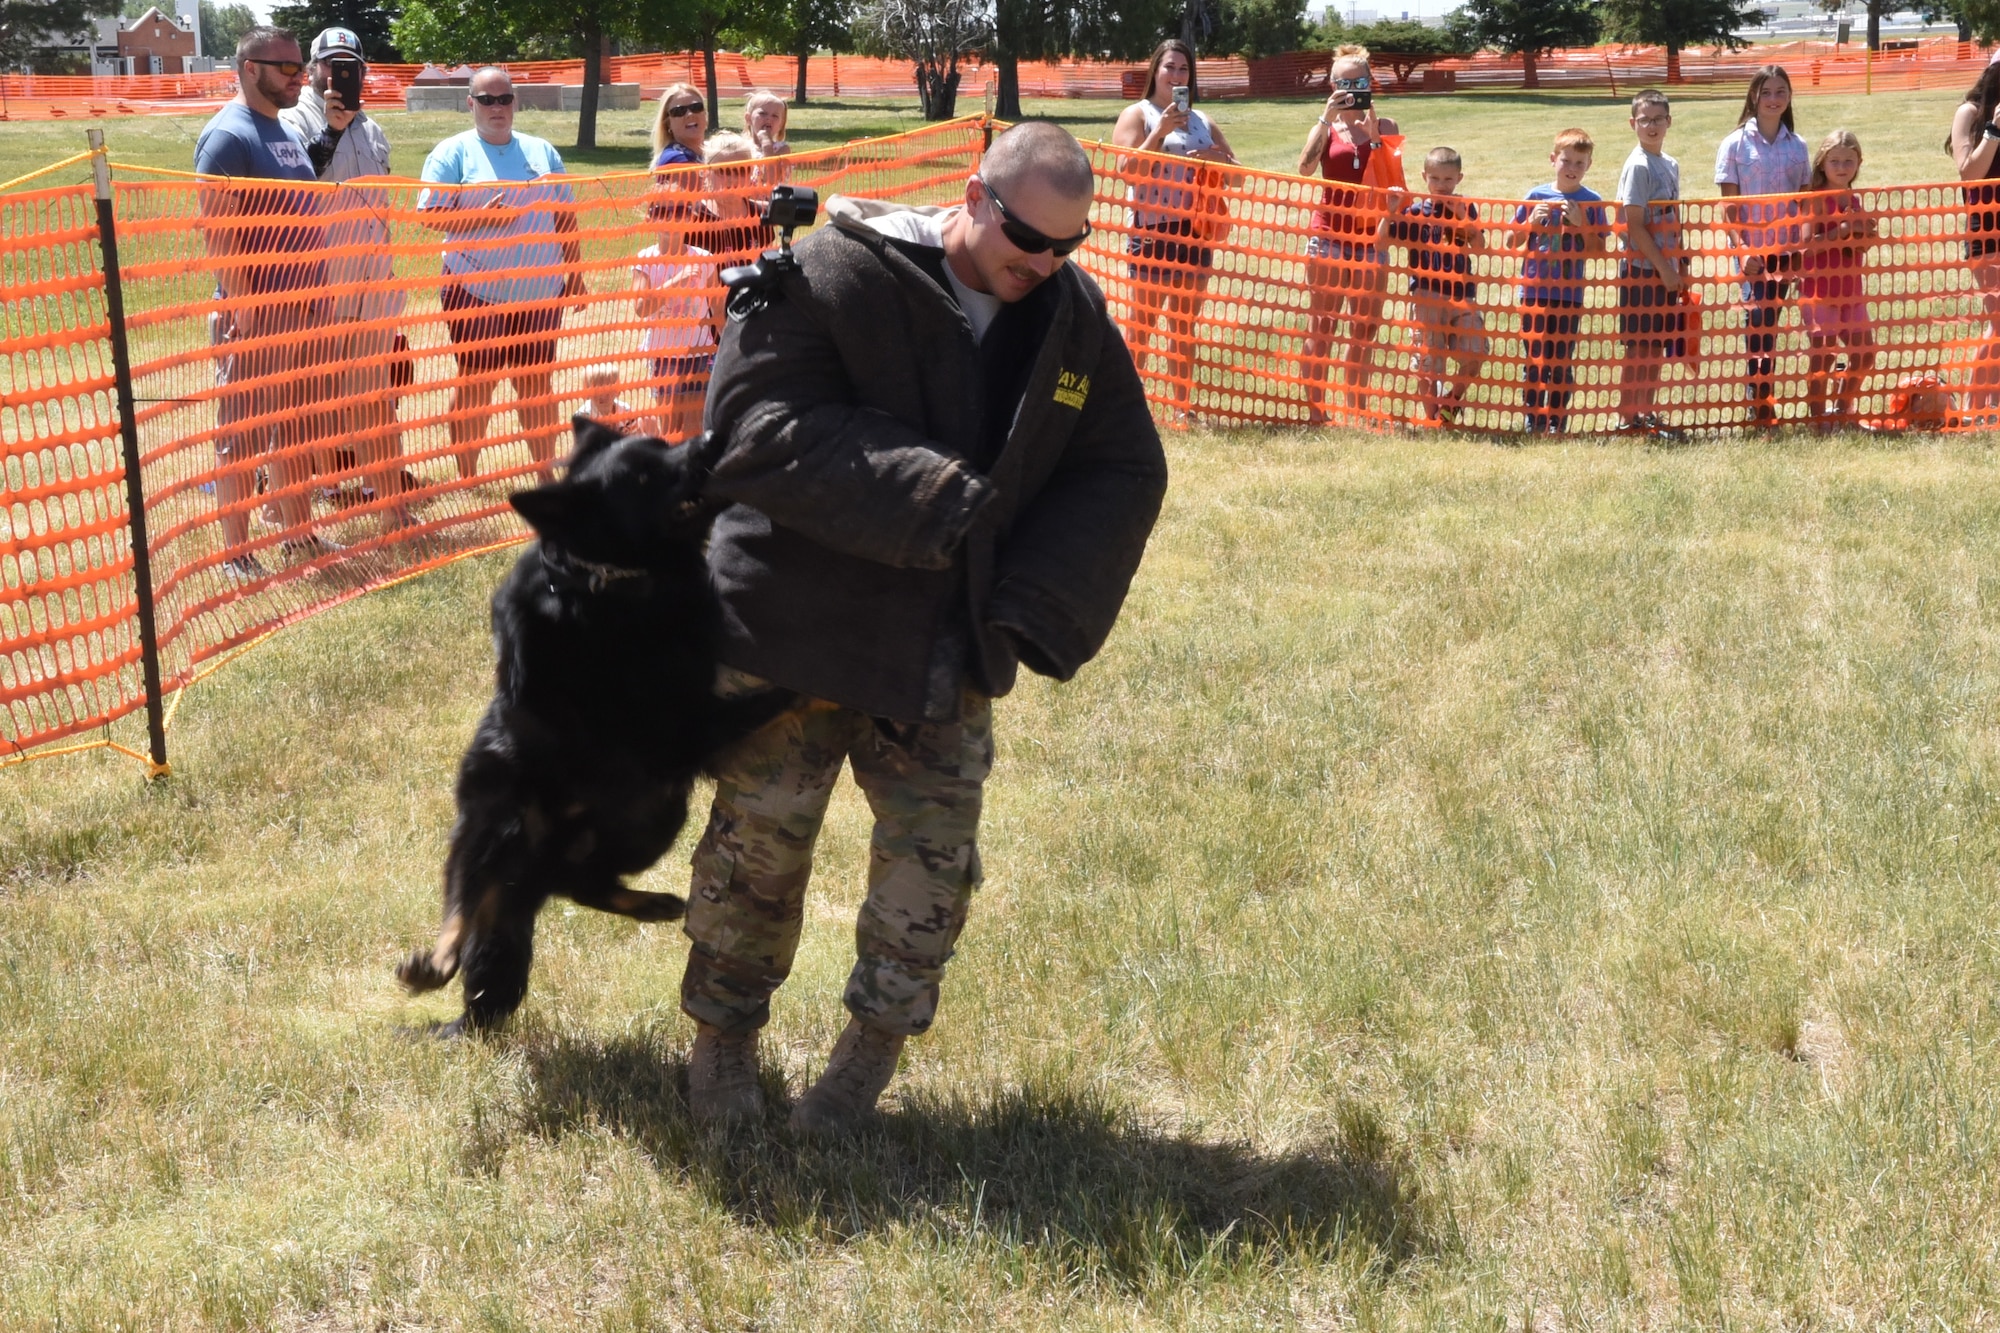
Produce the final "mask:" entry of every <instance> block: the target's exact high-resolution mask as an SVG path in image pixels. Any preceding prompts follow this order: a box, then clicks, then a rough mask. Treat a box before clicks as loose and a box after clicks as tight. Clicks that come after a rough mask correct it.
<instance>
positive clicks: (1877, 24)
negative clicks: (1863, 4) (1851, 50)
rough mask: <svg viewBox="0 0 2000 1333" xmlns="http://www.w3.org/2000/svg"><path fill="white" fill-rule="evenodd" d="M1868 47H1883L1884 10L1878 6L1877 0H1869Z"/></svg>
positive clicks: (1875, 48) (1870, 48)
mask: <svg viewBox="0 0 2000 1333" xmlns="http://www.w3.org/2000/svg"><path fill="white" fill-rule="evenodd" d="M1868 49H1869V50H1870V51H1880V50H1881V49H1882V11H1881V10H1880V9H1878V8H1876V0H1868Z"/></svg>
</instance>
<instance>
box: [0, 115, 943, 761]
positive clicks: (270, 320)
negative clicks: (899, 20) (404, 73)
mask: <svg viewBox="0 0 2000 1333" xmlns="http://www.w3.org/2000/svg"><path fill="white" fill-rule="evenodd" d="M981 143H982V132H981V129H980V127H979V125H978V124H977V123H976V122H969V121H961V122H953V123H949V124H945V125H941V126H936V127H932V128H930V129H927V130H925V131H923V132H920V133H917V134H913V135H907V136H901V137H899V138H895V139H886V140H872V141H860V142H856V143H853V144H849V145H847V146H845V147H843V148H838V149H832V150H828V151H825V152H820V153H813V154H800V155H797V156H794V157H790V158H785V159H768V160H766V161H764V162H760V163H745V164H739V165H732V166H715V167H709V168H699V167H695V168H687V167H683V168H677V169H674V170H673V171H670V172H666V173H662V174H661V175H659V176H657V177H655V176H653V175H649V174H646V173H638V174H634V175H630V176H621V177H605V178H568V179H545V180H543V181H539V182H535V183H531V184H520V185H509V186H499V187H496V186H492V185H487V186H472V187H465V188H448V187H431V188H427V187H424V186H422V185H420V184H417V183H414V182H409V181H399V180H387V179H383V180H377V181H369V182H364V183H349V184H346V185H341V186H320V185H298V184H294V183H284V184H278V183H271V182H260V181H242V180H234V181H220V180H212V179H211V180H197V179H196V178H194V177H190V176H180V175H176V174H168V173H152V174H151V175H150V176H147V175H135V174H134V173H135V172H136V169H131V168H120V176H119V179H118V180H117V181H116V183H115V186H114V195H115V207H116V214H117V225H118V233H119V245H120V256H121V273H122V279H123V285H124V296H125V308H126V312H127V327H128V330H129V339H130V347H131V356H132V362H133V381H134V395H135V399H136V407H137V410H136V414H135V415H136V418H137V421H138V425H139V432H140V441H141V451H142V457H143V466H144V471H145V495H146V508H147V516H148V522H149V528H150V546H151V555H152V569H153V585H154V590H155V606H156V608H157V615H158V623H159V639H160V651H161V659H162V670H163V676H164V680H165V684H166V687H167V689H169V690H172V689H174V688H176V687H178V686H181V685H185V684H186V683H188V682H189V681H190V680H192V679H194V678H195V677H196V676H198V675H199V674H200V673H201V671H202V670H203V668H204V666H205V665H206V664H209V663H212V662H214V661H216V660H217V659H218V658H219V657H220V656H221V655H224V654H226V653H228V652H229V651H230V650H232V649H234V648H236V647H238V646H240V645H243V644H246V643H249V642H251V641H253V640H255V639H257V638H259V637H261V636H262V635H264V634H266V633H268V632H270V631H271V630H272V629H274V628H276V627H278V626H281V625H284V624H287V623H289V622H291V621H294V620H297V619H298V618H300V617H302V616H305V615H308V614H310V613H312V612H314V611H317V610H320V609H323V608H325V607H327V606H330V605H333V604H336V603H338V602H341V601H344V600H346V599H348V598H351V597H353V596H356V595H358V594H360V593H362V592H364V591H366V590H369V589H371V588H376V587H380V586H382V585H384V584H386V583H389V582H393V581H395V580H398V579H401V578H403V577H405V576H407V575H409V574H411V573H413V572H415V571H418V570H422V569H425V568H429V567H432V566H434V565H437V564H440V563H443V562H445V561H448V560H451V559H455V558H458V557H461V556H464V555H466V554H468V553H471V552H475V551H479V550H484V549H488V548H491V547H493V546H495V545H497V544H503V543H507V542H513V541H518V540H520V539H521V537H522V536H523V528H522V526H521V524H520V523H519V522H518V521H517V520H516V519H515V517H514V515H513V511H512V510H511V509H510V508H509V506H508V504H507V495H508V493H509V492H511V491H513V490H515V489H518V488H520V487H523V486H528V485H533V484H535V482H536V481H537V480H538V479H539V478H540V477H542V476H543V475H545V473H546V470H547V469H548V468H549V467H550V466H552V465H553V463H554V462H555V461H556V460H558V459H560V458H561V456H562V455H564V454H565V453H566V452H567V451H568V449H569V446H570V426H569V417H570V414H571V413H572V412H576V411H595V412H596V414H598V415H602V416H607V417H610V418H612V419H614V420H618V421H620V422H623V423H625V424H627V425H628V426H630V427H633V428H643V429H648V430H659V431H662V432H665V433H668V434H671V435H676V436H678V435H684V434H686V433H689V432H691V431H692V430H694V429H696V428H697V426H698V423H699V419H700V411H701V403H702V398H703V395H704V393H705V390H706V384H707V375H708V362H709V360H710V358H711V357H712V354H713V342H714V336H715V329H716V323H717V318H718V314H719V310H720V298H721V295H722V288H721V286H720V284H719V281H718V274H719V271H720V269H721V268H722V267H723V266H725V265H727V264H729V263H732V262H740V261H742V260H745V259H747V258H750V257H752V256H754V255H755V254H756V253H757V252H758V251H760V250H762V249H763V248H764V247H765V246H766V245H768V244H769V243H770V240H771V235H770V232H769V230H768V229H767V228H766V227H765V226H764V224H763V223H762V222H761V221H760V220H759V217H758V215H757V214H756V213H755V211H754V210H753V209H752V206H751V201H752V200H753V199H756V198H761V197H762V196H764V195H767V194H768V193H769V190H770V187H771V185H772V184H773V183H775V182H777V181H778V180H781V179H783V180H791V181H795V182H797V183H800V184H806V185H812V186H815V187H817V188H819V189H820V190H821V192H822V195H825V194H827V193H831V192H833V191H846V192H851V193H863V194H869V195H875V196H880V197H885V198H903V199H911V200H921V201H925V202H935V201H937V200H940V199H945V198H949V197H951V196H953V195H955V194H956V193H958V192H959V191H961V190H962V188H963V181H964V178H965V176H966V175H967V174H968V173H969V172H970V171H971V169H972V167H973V164H974V162H975V161H976V158H977V154H978V152H979V149H980V147H981ZM93 210H94V204H93V202H92V200H91V198H90V196H89V194H88V192H87V191H82V190H78V189H66V190H52V191H45V192H39V193H35V194H21V195H14V196H5V197H0V227H4V231H3V232H0V300H4V302H5V305H4V309H5V310H6V312H7V316H6V317H7V321H8V322H7V324H6V325H5V328H4V334H0V337H4V345H5V350H6V353H7V355H6V359H5V361H4V362H0V366H4V370H0V376H3V377H4V378H0V389H3V390H4V393H5V398H4V404H5V408H4V415H0V420H4V423H5V435H4V444H3V445H0V448H4V461H5V470H4V472H0V758H4V757H5V756H6V755H8V754H17V753H19V752H21V751H23V750H26V749H29V748H32V747H36V746H41V745H46V744H48V743H49V742H53V741H57V740H61V739H62V738H64V737H67V736H71V735H73V734H74V733H77V732H79V731H83V730H88V729H91V728H101V727H103V726H104V725H105V724H106V723H108V722H109V721H111V720H112V719H115V718H117V717H119V716H122V715H123V714H125V713H128V712H131V711H132V710H133V709H135V708H137V707H139V706H141V705H142V704H143V702H144V701H143V698H142V697H141V694H140V692H139V690H138V689H137V687H136V685H135V683H134V682H135V677H136V676H137V672H136V670H135V669H134V662H135V660H136V653H137V648H136V630H135V629H134V628H133V615H134V610H135V608H134V604H133V595H132V586H131V578H130V560H129V552H128V551H127V550H126V549H125V547H124V546H123V545H122V543H123V541H124V537H125V532H126V528H125V525H124V521H123V515H124V508H125V506H124V500H123V491H122V490H121V489H120V487H121V485H122V469H121V468H120V466H119V442H118V434H117V429H118V428H117V423H116V415H115V412H114V411H113V410H112V407H111V399H110V397H109V390H110V370H109V364H110V362H109V355H108V353H107V351H106V343H105V339H106V333H107V329H106V323H105V314H104V305H103V281H102V277H101V275H100V274H99V273H98V272H97V271H96V268H95V264H96V262H97V260H96V254H97V250H96V246H95V239H96V232H95V225H94V221H95V218H94V212H93Z"/></svg>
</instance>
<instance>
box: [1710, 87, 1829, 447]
mask: <svg viewBox="0 0 2000 1333" xmlns="http://www.w3.org/2000/svg"><path fill="white" fill-rule="evenodd" d="M1811 179H1812V154H1811V153H1810V152H1809V151H1808V150H1807V148H1806V141H1805V140H1804V139H1801V138H1800V137H1799V136H1798V135H1797V134H1796V133H1794V132H1793V130H1792V78H1791V75H1789V74H1787V73H1785V71H1784V69H1783V68H1781V67H1780V66H1777V65H1765V66H1763V67H1761V68H1760V69H1758V70H1757V72H1756V73H1754V74H1752V75H1751V76H1750V87H1749V89H1748V90H1747V91H1746V92H1745V93H1744V95H1743V111H1742V113H1741V114H1740V115H1739V116H1738V117H1737V122H1736V129H1735V131H1734V132H1733V133H1731V134H1730V135H1729V136H1728V137H1727V138H1725V139H1723V141H1722V143H1721V145H1720V146H1719V147H1718V148H1717V149H1716V151H1715V183H1716V184H1717V185H1719V186H1721V187H1722V196H1723V198H1725V199H1733V198H1737V197H1739V196H1742V195H1755V194H1782V195H1794V194H1803V193H1804V192H1805V188H1806V182H1807V181H1809V180H1811ZM1798 211H1799V202H1798V200H1796V199H1783V200H1777V201H1773V202H1770V203H1754V204H1733V205H1728V206H1726V207H1725V208H1724V211H1723V217H1724V219H1725V220H1726V221H1727V222H1728V223H1729V224H1730V226H1731V228H1732V230H1731V232H1730V243H1731V244H1732V245H1735V246H1737V247H1738V248H1740V249H1741V250H1742V251H1743V252H1744V254H1743V258H1742V260H1741V261H1740V263H1739V265H1738V268H1739V271H1740V272H1741V273H1742V274H1743V300H1744V302H1745V304H1746V305H1747V306H1748V312H1747V319H1748V323H1749V326H1750V333H1749V338H1748V343H1749V351H1750V361H1749V367H1748V369H1749V384H1750V419H1751V421H1752V422H1753V423H1754V424H1756V425H1759V426H1770V425H1775V424H1776V423H1777V420H1778V414H1777V411H1776V409H1775V408H1774V407H1773V406H1772V403H1771V397H1772V375H1773V373H1774V361H1775V354H1776V352H1777V348H1778V334H1777V328H1778V316H1779V314H1780V313H1781V312H1782V310H1783V309H1784V304H1783V303H1784V302H1785V301H1786V300H1787V299H1788V298H1789V297H1790V296H1791V292H1792V281H1793V278H1794V276H1795V275H1796V274H1797V272H1798V267H1799V230H1798V226H1797V224H1796V223H1795V222H1792V221H1789V220H1788V219H1792V218H1796V217H1797V216H1798Z"/></svg>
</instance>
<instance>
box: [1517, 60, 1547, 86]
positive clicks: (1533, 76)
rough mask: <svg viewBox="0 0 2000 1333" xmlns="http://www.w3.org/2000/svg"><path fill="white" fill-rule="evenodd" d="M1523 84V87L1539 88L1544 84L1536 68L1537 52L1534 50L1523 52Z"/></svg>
mask: <svg viewBox="0 0 2000 1333" xmlns="http://www.w3.org/2000/svg"><path fill="white" fill-rule="evenodd" d="M1521 86H1522V87H1523V88H1539V87H1541V86H1542V80H1541V76H1540V74H1539V73H1538V72H1537V71H1536V69H1535V53H1534V52H1533V51H1523V52H1521Z"/></svg>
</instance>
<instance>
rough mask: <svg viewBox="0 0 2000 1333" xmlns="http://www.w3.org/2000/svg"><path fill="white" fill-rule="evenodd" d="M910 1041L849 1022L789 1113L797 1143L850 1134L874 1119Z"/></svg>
mask: <svg viewBox="0 0 2000 1333" xmlns="http://www.w3.org/2000/svg"><path fill="white" fill-rule="evenodd" d="M906 1040H908V1038H905V1037H901V1036H897V1035H895V1034H893V1033H888V1032H884V1031H882V1030H881V1029H880V1028H871V1027H867V1026H865V1025H864V1024H863V1023H862V1022H861V1020H860V1019H858V1018H850V1019H848V1020H847V1030H846V1031H844V1032H842V1033H841V1034H840V1040H839V1041H837V1042H835V1043H834V1044H833V1056H832V1058H830V1059H829V1060H828V1061H827V1062H826V1072H825V1073H824V1074H821V1075H820V1076H819V1082H817V1083H815V1084H813V1085H812V1087H810V1088H808V1089H807V1090H806V1095H805V1096H803V1097H801V1098H799V1104H798V1105H797V1106H794V1107H793V1108H792V1122H791V1123H792V1133H794V1134H797V1135H798V1136H799V1137H801V1138H825V1137H832V1136H835V1135H840V1134H849V1133H852V1132H853V1131H854V1130H856V1129H859V1128H860V1127H861V1125H862V1124H863V1123H865V1122H866V1121H867V1120H868V1118H869V1117H870V1116H872V1115H874V1114H875V1102H876V1099H877V1098H879V1097H880V1096H881V1095H882V1090H883V1089H884V1088H886V1087H888V1086H889V1080H890V1079H892V1078H894V1077H895V1076H896V1059H897V1057H898V1056H900V1055H902V1053H903V1043H904V1042H905V1041H906Z"/></svg>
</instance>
